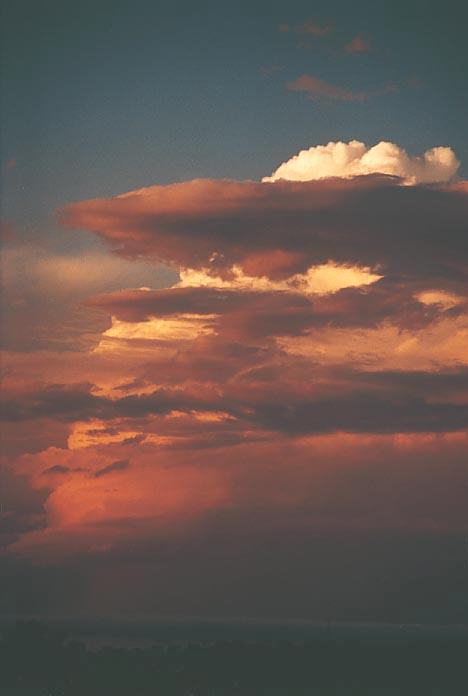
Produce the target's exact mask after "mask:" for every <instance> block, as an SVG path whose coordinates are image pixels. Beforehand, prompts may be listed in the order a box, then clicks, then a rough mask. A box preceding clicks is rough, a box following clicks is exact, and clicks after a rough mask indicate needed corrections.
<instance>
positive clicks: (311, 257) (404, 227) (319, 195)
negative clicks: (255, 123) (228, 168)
mask: <svg viewBox="0 0 468 696" xmlns="http://www.w3.org/2000/svg"><path fill="white" fill-rule="evenodd" d="M399 184H400V181H399V180H398V179H395V178H391V177H385V176H378V175H372V176H361V177H355V178H353V179H338V178H332V179H322V180H313V181H305V182H290V181H283V180H281V181H276V182H274V183H268V184H265V183H255V182H235V181H225V180H223V181H214V180H196V181H191V182H187V183H182V184H172V185H168V186H153V187H151V188H147V189H141V190H139V191H134V192H132V193H129V194H125V195H124V196H117V197H116V198H111V199H96V200H92V201H85V202H82V203H76V204H73V205H70V206H68V207H67V208H65V209H64V210H63V211H62V220H63V222H64V223H65V224H66V225H67V226H68V227H74V228H80V229H89V230H93V231H95V232H96V233H97V234H98V235H99V236H100V237H101V238H103V239H104V240H105V241H106V242H108V243H109V244H110V245H111V247H112V248H113V249H115V250H116V251H118V253H120V254H123V255H125V256H128V257H132V258H141V257H143V256H144V257H152V258H154V259H157V260H160V261H162V262H165V263H168V264H171V265H174V266H179V267H180V266H182V267H189V268H196V269H207V270H208V272H209V273H212V274H218V275H222V274H223V273H224V274H226V273H228V274H229V273H230V272H232V267H233V266H234V265H238V266H240V267H241V268H242V270H243V271H244V272H245V273H247V274H249V275H251V276H255V275H258V276H260V275H262V276H268V277H287V276H291V275H293V274H295V273H304V272H305V271H307V269H308V268H310V267H311V266H315V265H318V264H323V263H327V262H329V261H334V262H335V263H337V264H342V265H350V266H356V265H357V266H363V265H364V266H367V267H369V268H371V269H376V268H378V269H381V272H382V273H384V274H390V275H394V276H400V277H406V276H409V277H410V278H417V279H425V280H426V283H427V284H433V283H434V282H438V280H439V278H443V279H445V280H446V281H447V280H448V279H450V280H456V279H457V278H460V279H465V278H466V273H467V270H468V241H467V234H466V231H467V219H468V195H467V194H466V192H465V191H464V190H463V189H460V188H459V187H454V188H451V187H450V186H443V187H439V188H434V187H429V186H401V185H399Z"/></svg>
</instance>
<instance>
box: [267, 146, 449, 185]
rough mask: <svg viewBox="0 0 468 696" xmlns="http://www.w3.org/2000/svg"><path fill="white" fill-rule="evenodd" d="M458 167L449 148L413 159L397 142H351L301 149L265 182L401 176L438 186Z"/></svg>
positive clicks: (440, 148)
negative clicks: (375, 143) (371, 143)
mask: <svg viewBox="0 0 468 696" xmlns="http://www.w3.org/2000/svg"><path fill="white" fill-rule="evenodd" d="M459 166H460V163H459V161H458V160H457V158H456V156H455V153H454V151H453V150H452V148H450V147H433V148H431V149H430V150H427V151H426V152H425V153H424V154H423V155H421V156H419V157H418V156H416V157H411V156H410V155H408V153H407V152H406V150H404V149H403V148H402V147H399V146H398V145H395V144H394V143H390V142H385V141H381V142H380V143H378V144H377V145H374V146H373V147H368V146H367V145H365V144H364V143H361V142H359V141H357V140H351V141H350V142H349V143H343V142H329V143H328V145H317V146H315V147H311V148H309V149H308V150H301V152H299V153H298V154H297V155H294V157H292V158H291V159H289V160H287V161H286V162H284V163H283V164H281V165H280V166H279V167H278V169H276V170H275V171H274V172H273V174H272V175H271V176H269V177H264V179H263V181H277V180H278V179H286V180H288V181H310V180H312V179H325V178H327V177H352V176H358V175H365V174H377V173H378V174H388V175H390V176H398V177H400V178H402V179H403V180H404V182H405V183H406V184H419V183H436V182H446V181H449V180H450V179H452V178H453V177H454V176H455V174H456V173H457V170H458V167H459Z"/></svg>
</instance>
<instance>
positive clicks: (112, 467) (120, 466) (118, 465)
mask: <svg viewBox="0 0 468 696" xmlns="http://www.w3.org/2000/svg"><path fill="white" fill-rule="evenodd" d="M129 466H130V462H129V460H128V459H119V460H118V461H116V462H112V464H108V465H107V466H103V467H102V469H98V470H97V471H96V472H95V474H94V476H95V477H96V478H100V477H101V476H107V475H108V474H111V473H113V472H114V471H124V469H128V467H129Z"/></svg>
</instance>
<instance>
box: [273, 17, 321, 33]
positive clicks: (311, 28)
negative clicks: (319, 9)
mask: <svg viewBox="0 0 468 696" xmlns="http://www.w3.org/2000/svg"><path fill="white" fill-rule="evenodd" d="M279 30H280V31H282V32H292V33H294V34H306V35H308V36H317V37H323V36H328V35H329V34H331V32H332V31H333V27H332V25H331V24H318V23H317V22H314V21H313V20H311V19H309V20H307V21H306V22H303V23H302V24H295V25H291V24H280V26H279Z"/></svg>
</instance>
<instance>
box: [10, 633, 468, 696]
mask: <svg viewBox="0 0 468 696" xmlns="http://www.w3.org/2000/svg"><path fill="white" fill-rule="evenodd" d="M467 675H468V640H467V639H466V638H464V639H463V638H458V639H457V638H452V639H447V640H440V639H437V640H436V639H430V640H422V639H419V640H416V639H407V640H404V639H402V640H399V641H395V640H385V641H384V640H379V641H370V640H369V639H361V640H359V639H353V640H349V639H348V640H338V639H335V638H334V637H333V636H332V635H331V634H330V635H329V636H328V637H326V638H322V639H313V640H304V641H300V642H299V641H292V640H287V641H286V640H285V641H281V640H272V641H260V642H250V641H247V640H245V641H240V640H235V641H219V642H211V643H189V644H184V645H177V644H167V645H164V644H156V645H154V646H152V647H149V648H132V649H123V648H118V647H112V646H108V647H103V648H100V649H99V650H95V651H90V650H88V649H87V648H86V646H85V644H84V643H82V642H80V641H77V640H72V639H69V638H68V637H67V634H66V632H65V631H63V630H59V629H57V628H55V627H53V628H52V627H50V626H47V625H45V624H42V623H39V622H34V621H31V622H19V623H17V624H16V625H15V626H12V627H9V628H7V629H4V630H3V631H2V638H1V640H0V694H1V695H2V696H10V695H11V696H33V695H34V696H36V695H37V696H42V695H44V696H85V695H86V696H88V695H90V694H91V695H96V696H98V695H99V696H107V695H109V696H120V695H122V696H123V695H125V696H139V695H141V696H146V695H147V694H151V695H152V696H306V695H307V696H328V695H330V696H332V695H333V696H401V695H404V696H406V695H408V696H419V694H421V696H423V695H424V696H436V695H437V696H458V695H460V696H466V694H468V676H467Z"/></svg>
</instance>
